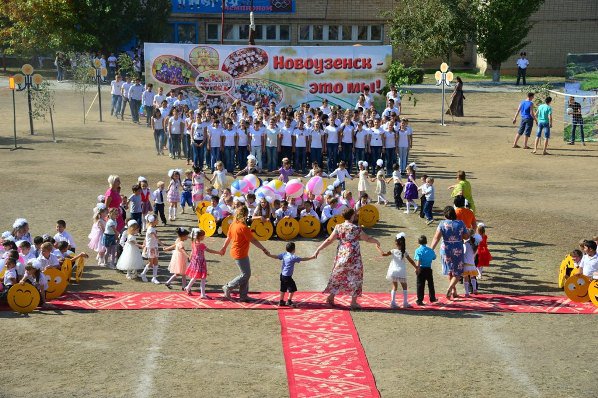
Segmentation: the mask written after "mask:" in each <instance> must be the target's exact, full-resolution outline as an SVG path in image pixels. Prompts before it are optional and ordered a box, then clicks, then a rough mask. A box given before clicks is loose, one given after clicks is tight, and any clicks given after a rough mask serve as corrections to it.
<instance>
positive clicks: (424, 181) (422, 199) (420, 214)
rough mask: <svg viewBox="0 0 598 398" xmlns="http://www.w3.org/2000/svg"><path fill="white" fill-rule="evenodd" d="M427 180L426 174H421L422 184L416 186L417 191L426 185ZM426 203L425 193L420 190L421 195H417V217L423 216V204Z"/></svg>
mask: <svg viewBox="0 0 598 398" xmlns="http://www.w3.org/2000/svg"><path fill="white" fill-rule="evenodd" d="M427 180H428V175H427V174H424V175H422V176H421V182H422V185H420V186H419V187H417V190H418V191H421V190H422V186H424V185H427V183H426V181H427ZM425 205H426V195H425V194H424V193H423V192H422V195H421V196H420V197H419V218H424V206H425Z"/></svg>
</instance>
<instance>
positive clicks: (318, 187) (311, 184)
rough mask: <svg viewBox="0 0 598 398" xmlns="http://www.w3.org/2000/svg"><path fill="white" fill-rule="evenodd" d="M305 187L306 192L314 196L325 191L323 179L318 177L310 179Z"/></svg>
mask: <svg viewBox="0 0 598 398" xmlns="http://www.w3.org/2000/svg"><path fill="white" fill-rule="evenodd" d="M305 187H306V188H307V191H308V192H311V193H313V194H314V195H321V194H322V192H324V190H325V186H324V179H323V178H322V177H320V176H314V177H312V178H310V180H309V181H308V182H307V184H306V185H305Z"/></svg>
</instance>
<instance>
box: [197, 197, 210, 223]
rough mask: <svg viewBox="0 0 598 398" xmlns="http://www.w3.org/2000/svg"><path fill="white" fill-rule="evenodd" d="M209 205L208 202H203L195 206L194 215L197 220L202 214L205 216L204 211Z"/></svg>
mask: <svg viewBox="0 0 598 398" xmlns="http://www.w3.org/2000/svg"><path fill="white" fill-rule="evenodd" d="M210 205H211V203H210V201H209V200H203V201H201V202H199V203H198V204H197V206H195V214H196V215H197V218H198V219H199V217H201V216H202V215H203V214H205V212H206V209H207V208H208V207H209V206H210Z"/></svg>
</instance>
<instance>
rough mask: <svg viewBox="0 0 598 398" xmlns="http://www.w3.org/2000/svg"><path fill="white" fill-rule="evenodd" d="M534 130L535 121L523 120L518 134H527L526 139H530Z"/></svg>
mask: <svg viewBox="0 0 598 398" xmlns="http://www.w3.org/2000/svg"><path fill="white" fill-rule="evenodd" d="M533 128H534V119H521V123H520V124H519V131H518V132H517V133H518V134H519V135H523V134H525V136H526V137H529V136H530V135H531V134H532V129H533Z"/></svg>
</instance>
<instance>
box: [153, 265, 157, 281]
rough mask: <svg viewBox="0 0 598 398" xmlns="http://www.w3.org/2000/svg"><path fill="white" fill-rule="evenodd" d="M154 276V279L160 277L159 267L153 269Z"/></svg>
mask: <svg viewBox="0 0 598 398" xmlns="http://www.w3.org/2000/svg"><path fill="white" fill-rule="evenodd" d="M152 276H153V277H154V278H155V277H157V276H158V266H155V267H152Z"/></svg>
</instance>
